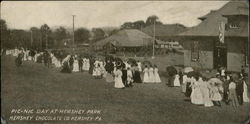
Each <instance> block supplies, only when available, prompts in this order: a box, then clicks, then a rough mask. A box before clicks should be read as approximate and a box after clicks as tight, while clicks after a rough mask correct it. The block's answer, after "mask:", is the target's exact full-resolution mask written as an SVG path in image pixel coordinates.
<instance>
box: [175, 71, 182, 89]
mask: <svg viewBox="0 0 250 124" xmlns="http://www.w3.org/2000/svg"><path fill="white" fill-rule="evenodd" d="M174 86H175V87H179V86H181V83H180V76H179V75H178V74H176V75H175V78H174Z"/></svg>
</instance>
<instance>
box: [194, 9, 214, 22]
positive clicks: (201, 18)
mask: <svg viewBox="0 0 250 124" xmlns="http://www.w3.org/2000/svg"><path fill="white" fill-rule="evenodd" d="M216 11H217V10H211V11H210V12H209V13H208V14H206V15H204V16H201V17H199V18H198V19H200V20H202V21H204V20H205V19H207V18H208V17H209V16H211V15H212V14H214V12H216Z"/></svg>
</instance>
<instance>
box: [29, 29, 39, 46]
mask: <svg viewBox="0 0 250 124" xmlns="http://www.w3.org/2000/svg"><path fill="white" fill-rule="evenodd" d="M30 32H31V35H32V36H31V37H32V40H33V41H32V47H33V48H39V47H41V32H40V29H39V28H37V27H31V28H30Z"/></svg>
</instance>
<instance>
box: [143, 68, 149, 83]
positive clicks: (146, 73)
mask: <svg viewBox="0 0 250 124" xmlns="http://www.w3.org/2000/svg"><path fill="white" fill-rule="evenodd" d="M143 73H144V76H143V83H149V74H148V73H149V72H148V67H147V65H146V66H145V68H144V70H143Z"/></svg>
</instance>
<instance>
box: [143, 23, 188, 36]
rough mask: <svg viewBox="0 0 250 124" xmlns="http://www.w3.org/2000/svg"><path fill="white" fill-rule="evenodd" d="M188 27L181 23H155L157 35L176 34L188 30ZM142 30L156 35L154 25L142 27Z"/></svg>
mask: <svg viewBox="0 0 250 124" xmlns="http://www.w3.org/2000/svg"><path fill="white" fill-rule="evenodd" d="M186 29H187V28H186V27H185V26H183V25H181V24H165V25H160V24H158V25H155V36H174V35H177V34H179V33H181V32H184V31H186ZM142 32H144V33H146V34H148V35H150V36H153V35H154V25H150V26H147V27H145V28H143V29H142Z"/></svg>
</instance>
